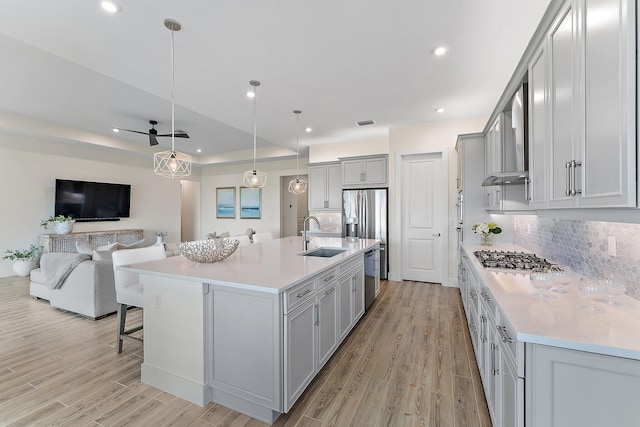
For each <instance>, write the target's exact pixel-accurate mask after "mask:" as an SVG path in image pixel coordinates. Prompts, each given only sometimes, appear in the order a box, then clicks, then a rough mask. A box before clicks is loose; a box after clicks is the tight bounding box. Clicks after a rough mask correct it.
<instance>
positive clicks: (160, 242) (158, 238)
mask: <svg viewBox="0 0 640 427" xmlns="http://www.w3.org/2000/svg"><path fill="white" fill-rule="evenodd" d="M163 243H164V242H163V241H162V236H156V245H162V244H163Z"/></svg>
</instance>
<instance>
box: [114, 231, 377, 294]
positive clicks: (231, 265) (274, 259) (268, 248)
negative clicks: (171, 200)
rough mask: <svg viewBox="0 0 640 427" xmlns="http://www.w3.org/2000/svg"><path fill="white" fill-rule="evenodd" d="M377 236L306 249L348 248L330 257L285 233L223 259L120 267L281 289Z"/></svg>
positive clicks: (319, 241) (319, 242)
mask: <svg viewBox="0 0 640 427" xmlns="http://www.w3.org/2000/svg"><path fill="white" fill-rule="evenodd" d="M377 243H378V241H377V240H371V239H341V238H324V237H322V238H321V237H315V238H313V240H311V242H310V243H309V247H308V248H307V251H310V250H311V249H315V248H318V247H331V248H336V247H337V248H343V249H346V251H345V252H344V253H341V254H338V255H336V256H333V257H331V258H321V257H309V256H301V255H300V254H301V253H302V252H303V250H302V237H285V238H282V239H274V240H268V241H265V242H261V243H254V244H250V245H247V246H240V247H239V248H238V249H237V250H236V251H235V253H233V254H232V255H231V256H230V257H229V258H227V259H225V260H224V261H220V262H216V263H212V264H204V263H197V262H193V261H190V260H188V259H187V258H185V257H183V256H175V257H169V258H166V259H164V260H160V261H151V262H144V263H139V264H134V265H132V266H127V267H120V268H122V269H124V270H128V271H133V272H137V273H141V274H149V275H159V276H165V277H176V278H180V279H182V280H193V281H198V282H202V283H213V284H219V285H226V286H232V287H238V288H243V289H249V290H257V291H262V292H270V293H279V292H282V291H284V290H286V289H287V288H290V287H291V286H294V285H296V284H298V283H300V282H302V281H304V280H305V279H306V278H308V277H310V276H313V275H315V274H318V273H321V272H322V271H324V270H328V269H330V268H331V267H333V266H336V265H337V264H339V263H341V262H342V261H345V260H347V259H348V258H351V257H353V256H355V255H356V254H359V253H362V252H364V251H366V250H367V249H370V248H372V247H374V246H375V245H376V244H377Z"/></svg>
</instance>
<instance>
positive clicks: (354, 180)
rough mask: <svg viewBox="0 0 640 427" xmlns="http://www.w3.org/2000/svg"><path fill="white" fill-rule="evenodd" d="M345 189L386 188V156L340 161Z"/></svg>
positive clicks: (352, 158) (351, 158)
mask: <svg viewBox="0 0 640 427" xmlns="http://www.w3.org/2000/svg"><path fill="white" fill-rule="evenodd" d="M341 164H342V185H343V186H345V187H370V186H387V156H367V157H350V158H343V159H341Z"/></svg>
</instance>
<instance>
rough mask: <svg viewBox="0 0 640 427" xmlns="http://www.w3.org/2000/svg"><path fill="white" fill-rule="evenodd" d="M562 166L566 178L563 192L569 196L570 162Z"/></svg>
mask: <svg viewBox="0 0 640 427" xmlns="http://www.w3.org/2000/svg"><path fill="white" fill-rule="evenodd" d="M564 168H565V170H566V171H567V179H566V186H565V190H564V194H565V195H567V196H570V195H571V162H566V163H565V164H564Z"/></svg>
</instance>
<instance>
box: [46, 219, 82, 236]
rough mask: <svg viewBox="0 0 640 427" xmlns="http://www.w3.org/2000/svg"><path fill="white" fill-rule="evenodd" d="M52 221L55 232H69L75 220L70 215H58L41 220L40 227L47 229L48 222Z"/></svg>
mask: <svg viewBox="0 0 640 427" xmlns="http://www.w3.org/2000/svg"><path fill="white" fill-rule="evenodd" d="M50 222H52V223H53V225H54V229H55V232H56V234H69V233H71V230H73V223H74V222H76V221H75V220H74V219H73V218H71V217H70V216H64V215H58V216H52V217H50V218H47V219H45V220H43V221H42V222H41V223H40V227H42V228H44V229H47V227H48V225H49V223H50Z"/></svg>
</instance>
